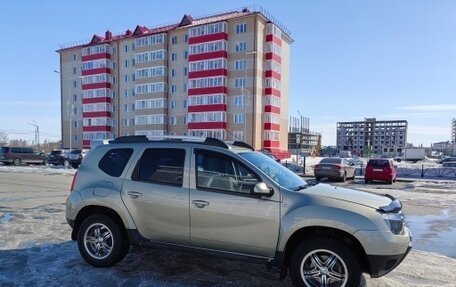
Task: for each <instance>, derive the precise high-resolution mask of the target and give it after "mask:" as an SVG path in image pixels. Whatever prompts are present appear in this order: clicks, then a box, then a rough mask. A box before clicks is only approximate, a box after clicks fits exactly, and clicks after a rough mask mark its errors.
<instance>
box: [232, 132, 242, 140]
mask: <svg viewBox="0 0 456 287" xmlns="http://www.w3.org/2000/svg"><path fill="white" fill-rule="evenodd" d="M233 140H235V141H243V140H244V132H243V131H233Z"/></svg>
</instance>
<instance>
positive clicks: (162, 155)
mask: <svg viewBox="0 0 456 287" xmlns="http://www.w3.org/2000/svg"><path fill="white" fill-rule="evenodd" d="M184 163H185V150H183V149H169V148H167V149H147V150H146V151H145V152H144V154H143V156H142V158H141V162H140V166H139V176H138V178H139V180H145V181H150V182H156V183H162V184H170V185H175V186H182V180H183V175H184Z"/></svg>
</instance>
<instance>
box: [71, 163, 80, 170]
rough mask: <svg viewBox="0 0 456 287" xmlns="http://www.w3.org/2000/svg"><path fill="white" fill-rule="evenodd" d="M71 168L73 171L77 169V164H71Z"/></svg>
mask: <svg viewBox="0 0 456 287" xmlns="http://www.w3.org/2000/svg"><path fill="white" fill-rule="evenodd" d="M71 166H72V167H73V168H74V169H77V168H78V167H79V164H77V163H72V164H71Z"/></svg>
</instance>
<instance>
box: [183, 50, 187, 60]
mask: <svg viewBox="0 0 456 287" xmlns="http://www.w3.org/2000/svg"><path fill="white" fill-rule="evenodd" d="M187 58H188V51H184V59H187Z"/></svg>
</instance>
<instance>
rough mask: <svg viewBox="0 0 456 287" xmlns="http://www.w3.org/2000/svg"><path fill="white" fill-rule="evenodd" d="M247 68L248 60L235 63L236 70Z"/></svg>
mask: <svg viewBox="0 0 456 287" xmlns="http://www.w3.org/2000/svg"><path fill="white" fill-rule="evenodd" d="M246 68H247V60H237V61H236V63H235V69H236V70H245V69H246Z"/></svg>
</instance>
